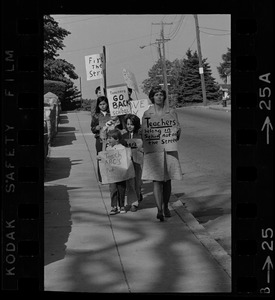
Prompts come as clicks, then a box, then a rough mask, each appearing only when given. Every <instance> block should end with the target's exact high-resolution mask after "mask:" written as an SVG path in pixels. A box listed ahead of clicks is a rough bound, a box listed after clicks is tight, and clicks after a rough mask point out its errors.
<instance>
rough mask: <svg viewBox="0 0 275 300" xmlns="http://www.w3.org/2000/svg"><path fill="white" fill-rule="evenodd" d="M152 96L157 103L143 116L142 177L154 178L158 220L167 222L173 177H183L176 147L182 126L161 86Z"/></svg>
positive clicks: (152, 90)
mask: <svg viewBox="0 0 275 300" xmlns="http://www.w3.org/2000/svg"><path fill="white" fill-rule="evenodd" d="M149 99H150V100H151V102H152V104H153V105H152V106H151V107H150V108H149V109H148V110H146V111H145V112H144V115H143V118H142V138H143V144H144V160H143V169H142V179H143V180H152V181H153V184H154V191H153V192H154V197H155V201H156V205H157V209H158V213H157V219H159V220H160V221H164V216H165V217H171V213H170V211H169V208H168V203H169V199H170V196H171V189H172V188H171V180H181V179H182V171H181V166H180V163H179V157H178V151H177V150H176V149H177V148H176V147H177V140H179V138H180V132H181V128H180V124H179V121H178V116H177V113H176V111H175V110H174V109H172V108H169V104H168V103H167V101H166V92H165V91H164V90H162V89H161V88H159V87H155V88H153V89H151V91H150V93H149ZM163 214H164V216H163Z"/></svg>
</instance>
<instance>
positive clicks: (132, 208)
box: [130, 205, 138, 212]
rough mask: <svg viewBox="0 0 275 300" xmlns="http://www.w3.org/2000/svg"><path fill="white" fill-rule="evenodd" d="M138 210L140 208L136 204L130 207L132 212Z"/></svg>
mask: <svg viewBox="0 0 275 300" xmlns="http://www.w3.org/2000/svg"><path fill="white" fill-rule="evenodd" d="M137 210H138V208H137V206H136V205H132V206H131V208H130V211H132V212H135V211H137Z"/></svg>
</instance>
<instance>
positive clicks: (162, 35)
mask: <svg viewBox="0 0 275 300" xmlns="http://www.w3.org/2000/svg"><path fill="white" fill-rule="evenodd" d="M172 24H173V23H164V22H161V23H152V25H161V33H160V35H161V39H157V41H158V42H160V43H162V73H163V84H164V90H165V92H166V95H167V99H168V85H167V70H166V59H165V45H164V43H165V41H169V40H170V39H165V38H164V25H172ZM159 49H160V48H159ZM159 51H160V50H159Z"/></svg>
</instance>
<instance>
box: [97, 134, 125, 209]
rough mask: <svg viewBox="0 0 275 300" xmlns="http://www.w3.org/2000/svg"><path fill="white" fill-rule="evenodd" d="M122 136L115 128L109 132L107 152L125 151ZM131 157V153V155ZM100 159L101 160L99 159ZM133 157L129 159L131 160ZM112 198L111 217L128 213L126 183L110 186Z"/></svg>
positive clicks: (116, 183)
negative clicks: (126, 208) (126, 207)
mask: <svg viewBox="0 0 275 300" xmlns="http://www.w3.org/2000/svg"><path fill="white" fill-rule="evenodd" d="M121 140H122V135H121V132H120V130H119V129H117V128H115V129H113V130H110V131H108V138H107V148H106V150H112V149H114V150H117V149H125V146H123V145H122V144H121ZM129 155H130V153H129ZM99 159H100V158H99ZM130 159H131V157H129V160H130ZM109 190H110V197H111V206H112V209H111V211H110V215H115V214H118V213H121V214H123V213H126V210H125V207H124V205H125V192H126V181H125V180H124V181H120V182H115V183H110V184H109Z"/></svg>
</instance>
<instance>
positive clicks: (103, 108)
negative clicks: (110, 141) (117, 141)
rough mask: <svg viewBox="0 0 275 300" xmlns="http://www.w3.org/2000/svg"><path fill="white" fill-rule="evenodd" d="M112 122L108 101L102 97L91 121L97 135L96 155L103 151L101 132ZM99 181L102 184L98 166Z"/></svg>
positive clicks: (93, 130) (99, 98)
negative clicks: (107, 123)
mask: <svg viewBox="0 0 275 300" xmlns="http://www.w3.org/2000/svg"><path fill="white" fill-rule="evenodd" d="M109 120H111V115H110V111H109V104H108V99H107V98H106V97H105V96H100V97H98V98H97V102H96V108H95V113H94V114H93V115H92V121H91V131H92V132H93V133H94V135H95V141H96V142H95V148H96V154H98V152H100V151H102V145H103V144H102V139H101V137H100V132H101V131H102V128H103V127H104V126H105V124H106V122H108V121H109ZM97 171H98V180H99V181H100V182H101V175H100V171H99V166H97Z"/></svg>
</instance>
